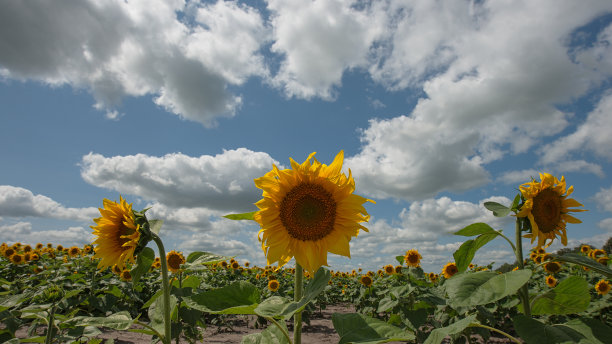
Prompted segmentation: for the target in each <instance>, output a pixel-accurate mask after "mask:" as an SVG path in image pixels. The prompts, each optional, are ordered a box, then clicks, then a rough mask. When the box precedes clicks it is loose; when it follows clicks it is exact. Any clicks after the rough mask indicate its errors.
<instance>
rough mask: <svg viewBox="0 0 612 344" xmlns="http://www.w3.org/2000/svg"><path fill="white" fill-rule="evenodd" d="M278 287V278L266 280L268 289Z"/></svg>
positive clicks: (272, 289)
mask: <svg viewBox="0 0 612 344" xmlns="http://www.w3.org/2000/svg"><path fill="white" fill-rule="evenodd" d="M279 287H280V283H279V282H278V280H275V279H273V280H269V281H268V289H269V290H270V291H277V290H278V288H279Z"/></svg>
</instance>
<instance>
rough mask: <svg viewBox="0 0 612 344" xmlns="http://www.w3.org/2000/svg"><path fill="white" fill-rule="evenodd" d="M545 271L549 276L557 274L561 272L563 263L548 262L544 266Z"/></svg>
mask: <svg viewBox="0 0 612 344" xmlns="http://www.w3.org/2000/svg"><path fill="white" fill-rule="evenodd" d="M544 270H546V272H548V273H549V274H556V273H557V272H559V271H561V263H558V262H548V263H546V264H544Z"/></svg>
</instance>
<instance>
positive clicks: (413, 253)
mask: <svg viewBox="0 0 612 344" xmlns="http://www.w3.org/2000/svg"><path fill="white" fill-rule="evenodd" d="M421 258H423V257H422V256H421V254H420V253H419V251H417V250H409V251H406V255H405V256H404V262H406V266H412V267H415V268H416V267H418V266H419V265H420V264H421Z"/></svg>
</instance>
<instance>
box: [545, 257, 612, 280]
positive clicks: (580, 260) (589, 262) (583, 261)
mask: <svg viewBox="0 0 612 344" xmlns="http://www.w3.org/2000/svg"><path fill="white" fill-rule="evenodd" d="M552 256H553V259H554V260H556V261H561V262H567V263H573V264H578V265H582V266H585V267H587V268H589V269H592V270H594V271H597V272H599V273H600V274H602V275H604V276H606V277H608V278H612V270H610V269H609V268H608V267H606V266H605V265H603V264H600V263H598V262H596V261H594V260H593V259H590V258H587V257H585V256H582V255H579V254H576V253H566V254H563V255H556V254H553V255H552Z"/></svg>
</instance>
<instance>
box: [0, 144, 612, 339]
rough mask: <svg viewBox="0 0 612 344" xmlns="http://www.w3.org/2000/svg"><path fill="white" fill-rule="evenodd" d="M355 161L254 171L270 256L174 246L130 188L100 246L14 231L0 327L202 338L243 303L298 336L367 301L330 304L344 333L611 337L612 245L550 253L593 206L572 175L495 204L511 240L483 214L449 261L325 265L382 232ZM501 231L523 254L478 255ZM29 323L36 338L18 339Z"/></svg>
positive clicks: (105, 215) (545, 180)
mask: <svg viewBox="0 0 612 344" xmlns="http://www.w3.org/2000/svg"><path fill="white" fill-rule="evenodd" d="M342 163H343V153H342V152H340V153H339V154H338V155H337V156H336V158H335V159H334V161H333V162H332V163H331V164H330V165H329V166H328V165H325V164H322V163H320V162H318V161H317V160H316V159H315V158H314V153H313V154H311V155H310V156H309V157H308V158H307V159H306V160H305V161H304V162H303V163H301V164H299V163H297V162H295V161H293V160H291V167H292V168H291V169H286V170H279V169H278V168H277V167H276V166H273V169H272V170H271V171H270V172H269V173H267V174H266V175H264V176H263V177H261V178H257V179H255V180H254V182H255V185H256V186H257V187H258V188H260V189H261V190H262V199H261V200H260V201H259V202H257V203H256V204H255V205H256V206H257V207H258V208H259V210H258V211H255V212H251V213H244V214H230V215H227V216H226V217H227V218H228V219H232V220H247V221H255V222H257V223H258V224H259V225H260V232H259V240H260V243H261V248H262V251H263V254H264V255H265V256H266V260H267V263H268V265H267V266H265V267H257V266H249V264H248V263H247V262H243V263H240V262H239V260H236V258H239V257H229V256H223V255H218V254H214V253H210V252H192V253H190V254H189V255H187V256H184V255H183V253H182V252H177V251H174V250H172V251H170V252H168V253H166V251H165V248H164V245H163V242H162V241H161V239H160V237H159V236H158V233H159V232H160V230H161V227H162V225H163V222H162V221H161V220H156V219H148V218H147V216H146V210H147V209H144V210H142V211H136V210H133V209H132V204H130V203H127V201H126V200H125V199H123V198H122V197H120V198H119V202H114V201H110V200H107V199H105V200H104V201H103V208H100V209H99V210H100V215H101V216H100V217H99V218H96V219H93V222H94V223H95V226H91V228H92V229H93V233H94V235H95V237H96V239H95V240H94V242H93V243H92V244H91V245H85V246H84V247H76V246H72V247H63V246H62V245H55V244H52V243H48V244H46V245H44V244H42V243H38V244H36V245H34V246H30V245H28V244H21V243H2V244H0V341H2V342H7V343H11V344H14V343H22V342H34V343H45V344H50V343H101V342H102V340H101V339H99V338H97V336H98V335H100V334H101V333H102V332H101V330H102V329H104V328H107V329H114V330H118V331H132V332H139V333H142V334H145V335H148V336H151V341H152V342H161V343H164V344H170V343H171V342H172V340H175V341H176V343H179V340H183V341H187V342H190V343H196V342H202V341H204V342H205V339H204V338H203V330H204V329H205V328H206V327H207V326H210V325H215V326H218V327H227V328H228V329H231V328H232V324H233V322H234V320H235V319H236V318H237V317H241V316H252V317H255V318H256V322H255V324H254V326H256V327H257V328H258V329H261V332H259V333H254V334H248V335H245V336H244V337H243V338H242V343H258V344H265V343H281V344H300V343H301V328H302V324H303V323H304V322H305V323H308V322H309V321H310V318H311V316H312V315H313V314H314V313H315V312H317V310H319V311H320V310H321V309H324V308H326V307H329V306H331V305H337V304H352V305H354V309H355V312H352V313H334V314H333V315H332V322H333V327H334V329H335V331H336V332H337V334H338V336H339V338H340V340H339V343H341V344H344V343H368V344H374V343H385V342H390V341H400V342H408V343H427V344H431V343H434V344H437V343H442V342H446V343H448V342H451V343H469V342H479V343H482V342H499V341H503V342H514V343H537V344H540V343H572V342H580V343H601V344H606V343H610V338H612V302H611V296H610V295H612V293H610V290H611V289H612V286H611V283H610V280H611V279H612V269H610V266H611V264H612V261H611V260H610V257H609V254H610V252H607V251H605V250H604V249H600V248H595V247H590V246H587V245H583V246H581V247H580V248H578V250H577V252H570V253H563V254H556V253H551V252H547V251H546V248H547V247H548V246H549V245H550V244H551V243H552V242H553V241H555V240H559V241H561V243H562V244H563V245H567V233H566V230H567V229H566V226H567V224H568V223H570V224H574V223H580V220H579V219H578V218H575V217H574V216H573V215H571V213H576V212H581V211H584V209H582V208H580V207H582V204H580V203H579V202H578V201H576V200H574V199H572V198H569V196H570V195H571V193H572V191H573V188H572V187H571V186H570V187H567V186H566V182H565V180H564V178H563V177H561V178H560V179H558V178H556V177H554V176H552V175H550V174H546V173H543V174H540V181H536V180H535V179H534V180H532V181H531V182H528V183H525V184H523V185H521V186H520V193H519V194H517V195H516V197H515V198H514V200H513V202H512V204H510V205H502V204H498V203H495V202H486V203H485V204H484V206H485V207H486V208H487V209H489V210H490V211H491V212H492V213H493V215H495V216H498V217H504V216H513V217H514V218H515V220H516V231H515V233H514V236H513V238H512V239H511V238H510V237H508V236H506V235H505V234H504V233H502V231H501V230H495V229H493V228H492V227H490V226H489V225H487V224H486V223H474V224H471V225H469V226H467V227H465V228H463V229H461V230H459V231H457V232H456V233H455V235H458V236H463V237H466V238H469V239H466V240H465V242H464V243H463V244H462V245H461V246H460V247H459V248H458V249H457V250H456V251H455V252H454V253H453V257H454V261H453V262H449V263H448V264H446V265H444V266H443V267H441V268H440V270H439V271H433V272H431V271H429V272H428V271H424V270H423V269H422V268H421V259H422V258H423V257H422V255H421V254H420V253H419V252H418V250H416V249H413V248H408V250H407V251H406V252H405V253H403V254H401V255H398V256H397V257H396V261H394V262H388V264H386V265H385V266H381V267H380V269H378V270H377V271H362V270H360V269H357V270H352V271H350V272H338V271H333V270H330V269H328V268H326V266H328V263H327V255H328V253H333V254H338V255H344V256H349V257H350V248H349V242H350V240H352V239H353V238H355V237H357V235H358V234H359V232H360V231H368V229H367V228H366V227H364V226H363V225H362V223H365V222H368V220H369V215H368V213H367V211H366V209H365V207H364V206H363V205H364V204H365V203H368V202H369V203H373V204H374V203H375V202H374V201H372V200H368V199H366V198H364V197H361V196H358V195H356V194H354V193H353V192H354V191H355V183H354V180H353V178H352V176H351V173H350V170H349V174H348V176H347V175H346V174H344V173H342V172H341V168H342ZM495 238H503V239H504V240H506V241H507V242H508V244H509V246H510V247H511V249H512V251H513V252H514V253H515V255H516V260H515V262H514V264H513V265H511V266H506V267H504V268H503V269H502V268H500V269H498V270H497V271H494V270H492V263H491V264H490V265H488V266H476V265H474V264H473V262H472V261H473V258H474V257H475V256H476V253H477V251H478V250H479V249H480V248H481V247H483V246H484V245H486V244H487V243H488V242H490V241H492V240H493V239H495ZM523 239H529V240H530V244H531V246H532V248H531V250H530V252H523V247H524V245H523V243H522V240H523ZM149 244H152V245H151V246H154V247H157V249H158V254H156V253H155V251H154V250H153V249H152V248H151V247H149ZM527 247H529V244H528V245H527ZM293 259H295V264H294V265H293V266H294V267H288V265H287V263H288V262H289V261H291V260H293ZM20 329H21V330H23V329H26V331H25V333H27V335H26V336H25V338H23V336H20V337H21V338H17V337H16V333H17V331H18V330H20ZM290 329H291V331H290ZM290 332H292V336H291V335H290Z"/></svg>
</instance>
